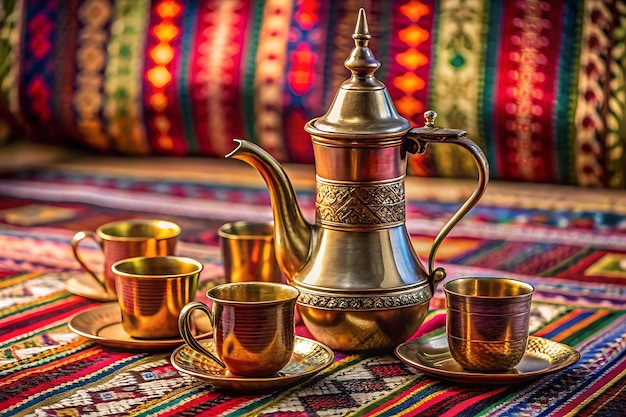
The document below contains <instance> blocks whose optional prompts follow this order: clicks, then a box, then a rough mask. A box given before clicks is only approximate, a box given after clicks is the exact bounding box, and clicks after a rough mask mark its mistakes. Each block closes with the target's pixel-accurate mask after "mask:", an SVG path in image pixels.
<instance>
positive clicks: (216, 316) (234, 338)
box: [178, 282, 299, 377]
mask: <svg viewBox="0 0 626 417" xmlns="http://www.w3.org/2000/svg"><path fill="white" fill-rule="evenodd" d="M298 295H299V291H298V290H297V289H296V288H294V287H292V286H289V285H286V284H279V283H271V282H238V283H227V284H221V285H218V286H216V287H214V288H212V289H211V290H209V291H208V292H207V297H208V298H209V299H210V300H211V301H212V302H213V307H212V309H209V307H207V306H206V305H205V304H203V303H200V302H197V301H196V302H192V303H189V304H187V305H186V306H185V307H184V308H183V310H182V311H181V313H180V318H179V322H178V324H179V328H180V334H181V335H182V337H183V339H185V342H187V344H188V345H189V346H190V347H191V348H192V349H194V350H196V351H197V352H199V353H201V354H203V355H205V356H207V357H209V358H211V359H212V360H214V361H215V362H216V363H218V364H219V365H220V366H222V367H224V368H227V369H228V370H229V371H230V372H231V373H233V374H236V375H241V376H248V377H263V376H269V375H273V374H275V373H276V372H278V371H279V370H281V369H282V368H283V367H284V366H285V365H286V364H287V363H288V362H289V360H290V358H291V355H292V354H293V349H294V343H295V321H294V310H295V304H296V299H297V298H298ZM195 309H199V310H202V311H204V312H205V313H206V314H207V315H208V316H209V319H210V321H211V324H212V325H213V340H214V341H215V348H216V351H217V356H215V355H214V354H213V353H211V352H209V351H208V350H207V349H206V348H205V347H204V346H202V345H201V344H200V343H199V342H198V341H197V340H196V339H195V338H194V336H193V333H192V331H191V327H190V319H191V313H192V312H193V311H194V310H195Z"/></svg>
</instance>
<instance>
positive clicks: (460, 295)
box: [443, 278, 534, 372]
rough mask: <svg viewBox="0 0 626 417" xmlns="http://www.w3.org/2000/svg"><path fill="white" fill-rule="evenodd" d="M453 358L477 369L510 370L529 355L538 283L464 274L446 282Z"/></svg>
mask: <svg viewBox="0 0 626 417" xmlns="http://www.w3.org/2000/svg"><path fill="white" fill-rule="evenodd" d="M443 289H444V293H445V295H446V315H447V316H446V329H447V334H448V344H449V346H450V353H451V354H452V357H453V358H454V359H455V360H456V361H457V362H458V363H459V364H460V365H461V366H462V367H463V368H465V369H468V370H472V371H487V372H495V371H504V370H509V369H512V368H514V367H515V366H516V365H517V364H518V363H519V362H520V361H521V360H522V357H523V356H524V352H525V351H526V344H527V342H528V325H529V319H530V303H531V299H532V294H533V292H534V288H533V287H532V286H531V285H529V284H526V283H524V282H521V281H517V280H514V279H509V278H459V279H455V280H453V281H450V282H447V283H445V284H444V286H443Z"/></svg>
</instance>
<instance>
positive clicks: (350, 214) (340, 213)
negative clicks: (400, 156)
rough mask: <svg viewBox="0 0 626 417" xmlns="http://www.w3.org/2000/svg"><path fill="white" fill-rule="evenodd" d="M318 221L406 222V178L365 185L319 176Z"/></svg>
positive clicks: (347, 223)
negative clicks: (330, 180) (330, 179)
mask: <svg viewBox="0 0 626 417" xmlns="http://www.w3.org/2000/svg"><path fill="white" fill-rule="evenodd" d="M315 206H316V216H317V220H318V221H319V222H320V223H321V224H322V225H327V226H339V227H341V226H350V227H353V226H364V227H371V228H379V227H392V226H397V225H400V224H403V223H404V220H405V217H406V202H405V193H404V178H399V179H395V180H393V181H386V182H381V183H377V184H371V185H365V184H363V183H359V184H345V183H336V182H327V181H324V180H323V179H321V178H319V177H318V178H317V194H316V199H315Z"/></svg>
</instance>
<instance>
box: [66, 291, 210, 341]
mask: <svg viewBox="0 0 626 417" xmlns="http://www.w3.org/2000/svg"><path fill="white" fill-rule="evenodd" d="M193 324H194V334H195V335H197V336H198V337H200V338H206V337H211V336H212V329H211V325H210V324H209V323H208V320H202V318H201V317H200V318H198V317H194V319H193ZM67 326H68V327H69V328H70V330H72V331H73V332H74V333H76V334H78V335H80V336H83V337H85V338H87V339H89V340H92V341H93V342H95V343H98V344H100V345H103V346H108V347H110V348H113V349H123V350H125V351H131V352H152V351H162V350H171V349H173V348H175V347H177V346H180V345H182V344H183V343H184V340H183V339H182V338H181V337H173V338H166V339H137V338H134V337H132V336H130V335H129V334H128V333H126V332H125V331H124V328H123V327H122V312H121V311H120V306H119V304H118V303H117V302H111V303H104V304H101V305H99V306H96V307H93V308H90V309H88V310H85V311H81V312H80V313H78V314H76V315H74V316H73V317H72V318H71V319H70V321H69V322H68V324H67Z"/></svg>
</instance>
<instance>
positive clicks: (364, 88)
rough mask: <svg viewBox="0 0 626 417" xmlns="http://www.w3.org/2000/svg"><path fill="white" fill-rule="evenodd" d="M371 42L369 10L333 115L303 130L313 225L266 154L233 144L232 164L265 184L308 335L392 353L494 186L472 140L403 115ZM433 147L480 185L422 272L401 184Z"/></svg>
mask: <svg viewBox="0 0 626 417" xmlns="http://www.w3.org/2000/svg"><path fill="white" fill-rule="evenodd" d="M370 37H371V36H370V34H369V29H368V26H367V20H366V17H365V11H364V10H363V9H361V10H360V11H359V15H358V18H357V22H356V27H355V31H354V34H353V35H352V38H353V39H354V44H355V46H354V48H353V49H352V51H351V52H350V54H349V56H348V58H347V59H346V61H345V66H346V68H347V69H348V70H349V71H350V73H351V76H350V78H349V79H348V80H346V81H345V82H344V83H343V84H342V85H341V87H340V88H339V90H338V91H337V93H336V95H335V98H334V100H333V102H332V104H331V105H330V107H329V109H328V110H327V111H326V113H325V114H323V115H322V116H320V117H317V118H314V119H313V120H310V121H309V122H308V123H307V124H306V125H305V130H306V131H307V132H308V133H309V134H310V135H311V140H312V144H313V152H314V156H315V170H316V183H317V187H316V219H315V224H309V223H308V222H307V221H306V219H305V218H304V217H303V216H302V212H301V210H300V208H299V207H298V205H297V201H296V196H295V193H294V191H293V187H292V185H291V183H290V182H289V179H288V178H287V175H286V174H285V171H284V170H283V168H282V167H281V166H280V165H279V164H278V162H277V161H276V160H274V159H273V158H272V157H271V156H270V155H269V154H268V153H267V152H265V151H264V150H262V149H261V148H260V147H258V146H256V145H254V144H253V143H250V142H248V141H245V140H241V139H236V140H235V141H236V142H237V144H238V145H237V147H236V149H235V150H233V151H232V152H231V153H229V154H228V155H226V157H228V158H235V159H240V160H242V161H244V162H246V163H248V164H249V165H251V166H253V167H254V168H256V169H257V170H258V171H259V173H260V174H261V175H262V176H263V178H264V180H265V182H266V183H267V186H268V189H269V193H270V198H271V202H272V208H273V214H274V223H275V238H276V239H275V244H276V257H277V260H278V264H279V265H280V266H281V269H282V270H283V272H284V274H285V276H286V279H287V282H288V283H291V284H293V285H294V286H296V287H297V288H298V289H299V290H300V291H301V296H300V299H299V301H298V306H299V307H298V309H299V311H300V312H301V314H302V315H303V320H304V323H305V324H306V326H307V327H308V328H309V330H310V331H311V332H312V333H313V334H314V335H315V337H316V338H319V339H318V340H323V341H324V343H327V344H328V345H329V346H331V347H332V348H335V349H342V350H369V349H379V348H387V347H391V346H394V345H396V344H397V343H400V342H402V341H403V340H406V338H408V337H410V336H411V335H412V334H413V333H414V332H415V331H416V330H417V328H418V327H419V326H420V324H421V322H422V320H423V318H424V314H425V309H427V305H428V300H430V298H431V297H432V294H433V292H434V289H435V287H436V285H437V284H438V283H439V282H440V281H441V280H442V279H443V278H444V277H445V271H444V270H443V269H442V268H436V267H435V265H434V259H435V254H436V252H437V249H438V248H439V246H440V244H441V242H442V241H443V239H444V238H445V237H446V236H447V235H448V233H449V232H450V231H451V229H452V228H453V227H454V226H455V225H456V224H457V223H458V221H459V220H460V219H461V218H462V217H463V216H464V215H465V214H467V212H468V211H469V210H470V209H471V208H472V207H473V206H474V205H475V204H476V203H477V202H478V200H479V199H480V198H481V196H482V194H483V192H484V191H485V187H486V185H487V182H488V175H489V167H488V163H487V159H486V158H485V155H484V154H483V152H482V151H481V150H480V148H479V147H478V146H476V144H474V142H472V141H471V140H470V139H468V138H467V137H465V132H464V131H462V130H456V129H447V128H438V127H435V126H434V121H435V117H436V113H435V112H433V111H429V112H426V114H425V118H426V125H425V126H424V127H421V128H416V129H411V128H410V124H409V122H408V121H407V120H406V119H404V118H403V117H401V116H400V115H399V114H398V113H397V111H396V109H395V108H394V105H393V102H392V100H391V98H390V96H389V92H388V91H387V88H386V87H385V85H384V84H383V83H382V82H380V81H379V80H377V79H376V77H375V75H374V73H375V71H376V70H377V69H378V67H379V66H380V63H379V62H378V61H377V60H376V58H375V57H374V55H373V53H372V51H371V50H370V49H369V47H368V42H369V39H370ZM428 143H449V144H454V145H458V146H461V147H463V148H465V149H466V150H468V151H469V152H470V153H471V154H472V155H473V157H474V159H475V161H476V165H477V167H478V184H477V186H476V189H475V190H474V192H473V194H472V195H471V196H470V197H469V198H468V199H467V201H466V202H465V203H463V205H462V206H461V207H460V208H459V210H458V212H457V213H455V214H454V215H453V216H452V218H451V219H450V220H449V221H448V222H447V223H446V224H445V225H444V226H443V228H442V230H441V231H440V232H439V234H438V235H437V237H436V238H435V240H434V242H433V246H432V249H431V251H430V254H429V256H428V265H427V267H425V266H424V265H423V264H422V262H421V261H420V259H419V257H418V255H417V254H416V253H415V251H414V250H413V247H412V244H411V239H410V237H409V234H408V232H407V230H406V226H405V222H406V197H405V190H404V180H405V176H406V166H407V158H408V155H409V154H410V153H422V152H424V151H425V150H426V146H427V144H428ZM400 300H401V301H400ZM346 305H347V306H348V307H345V306H346ZM410 314H413V315H414V316H411V317H409V316H410ZM394 320H395V321H394ZM391 323H393V324H391ZM391 328H392V329H391Z"/></svg>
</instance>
